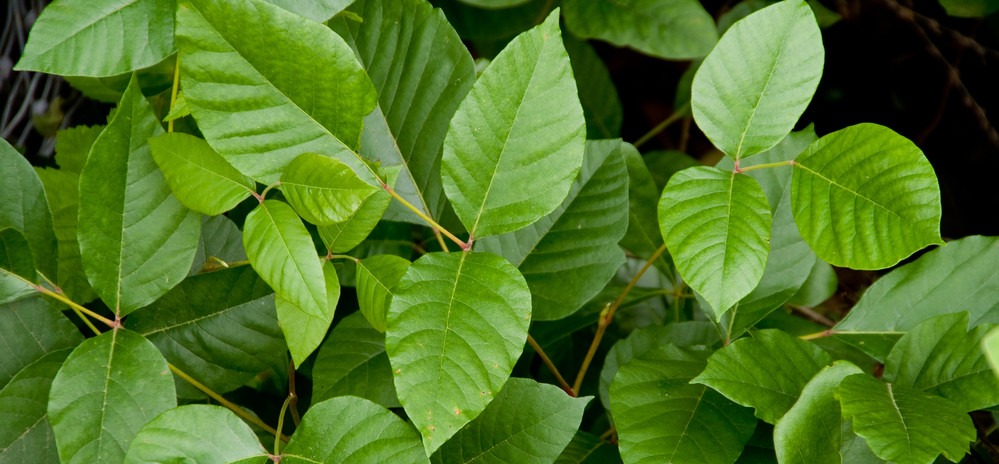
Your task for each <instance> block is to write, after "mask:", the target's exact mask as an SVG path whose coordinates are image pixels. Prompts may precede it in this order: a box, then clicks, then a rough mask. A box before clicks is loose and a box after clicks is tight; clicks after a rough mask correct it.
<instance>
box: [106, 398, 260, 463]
mask: <svg viewBox="0 0 999 464" xmlns="http://www.w3.org/2000/svg"><path fill="white" fill-rule="evenodd" d="M262 452H264V449H263V447H262V446H260V441H258V440H257V436H256V435H254V434H253V430H251V429H250V426H249V425H247V424H246V423H245V422H243V421H242V420H241V419H240V418H239V417H237V416H236V415H235V414H233V413H232V411H229V410H228V409H225V408H223V407H221V406H211V405H205V404H189V405H186V406H181V407H178V408H174V409H171V410H169V411H166V412H164V413H163V414H160V415H159V416H156V418H155V419H153V420H151V421H149V422H148V423H147V424H146V425H144V426H142V428H141V429H139V433H137V434H136V435H135V439H134V440H132V445H131V446H130V447H129V448H128V454H126V455H125V463H126V464H143V463H148V464H154V463H163V462H193V463H198V464H208V463H226V462H229V461H234V460H237V459H241V458H244V457H246V456H252V455H254V454H260V453H262Z"/></svg>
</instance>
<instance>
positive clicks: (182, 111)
mask: <svg viewBox="0 0 999 464" xmlns="http://www.w3.org/2000/svg"><path fill="white" fill-rule="evenodd" d="M190 115H191V108H190V107H188V106H187V99H186V98H185V97H184V92H183V91H179V92H177V98H176V99H175V100H174V101H173V104H172V105H171V106H170V111H169V112H167V115H166V116H163V122H170V121H174V120H177V119H180V118H183V117H184V116H190Z"/></svg>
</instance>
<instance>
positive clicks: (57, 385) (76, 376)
mask: <svg viewBox="0 0 999 464" xmlns="http://www.w3.org/2000/svg"><path fill="white" fill-rule="evenodd" d="M175 406H177V398H176V393H175V392H174V387H173V378H171V376H170V369H169V368H168V367H167V362H166V360H165V359H163V356H162V355H160V352H159V351H158V350H157V349H156V347H155V346H153V344H152V343H149V341H148V340H146V339H145V338H143V337H142V336H141V335H139V334H136V333H135V332H131V331H129V330H126V329H115V330H111V331H108V332H105V333H103V334H101V335H100V336H98V337H94V338H90V339H87V340H86V341H84V342H83V343H81V344H80V346H78V347H76V349H74V350H73V352H72V353H70V355H69V357H68V358H66V362H65V363H64V364H63V365H62V367H61V368H60V369H59V373H58V374H56V376H55V379H54V380H53V381H52V390H51V392H50V393H49V404H48V416H49V422H51V423H52V429H53V430H54V431H55V439H56V445H57V446H58V449H59V459H60V461H61V462H64V463H93V462H103V463H116V462H122V459H123V458H124V456H125V452H126V451H127V450H128V446H129V444H130V443H131V442H132V438H133V437H135V434H136V432H138V431H139V428H141V427H142V426H143V425H144V424H145V423H146V422H148V421H150V420H152V419H153V418H154V417H156V416H157V415H159V414H160V413H161V412H163V411H166V410H167V409H170V408H173V407H175Z"/></svg>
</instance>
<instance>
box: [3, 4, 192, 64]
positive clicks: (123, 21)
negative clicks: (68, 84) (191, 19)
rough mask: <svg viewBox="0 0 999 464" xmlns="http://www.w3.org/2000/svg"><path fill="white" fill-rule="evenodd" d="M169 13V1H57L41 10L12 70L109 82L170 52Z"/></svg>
mask: <svg viewBox="0 0 999 464" xmlns="http://www.w3.org/2000/svg"><path fill="white" fill-rule="evenodd" d="M174 8H175V3H174V1H173V0H167V1H160V0H99V1H92V0H62V1H60V2H59V3H58V4H57V6H56V7H55V8H45V9H44V10H42V14H41V15H40V16H39V17H38V20H37V21H36V22H35V24H34V25H33V26H32V27H31V35H29V36H28V43H27V45H26V46H25V47H24V53H23V54H22V56H21V60H20V61H18V62H17V65H16V66H15V67H14V69H15V70H18V71H41V72H45V73H49V74H62V75H71V76H112V75H115V74H122V73H126V72H129V71H133V70H136V69H140V68H145V67H147V66H152V65H154V64H156V63H157V62H159V61H161V60H163V59H164V58H166V57H167V56H168V55H170V54H171V53H173V52H174V44H173V17H174ZM96 44H99V46H95V45H96Z"/></svg>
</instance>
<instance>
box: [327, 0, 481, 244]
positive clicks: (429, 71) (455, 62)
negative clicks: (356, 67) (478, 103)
mask: <svg viewBox="0 0 999 464" xmlns="http://www.w3.org/2000/svg"><path fill="white" fill-rule="evenodd" d="M348 11H349V12H352V13H356V14H358V15H360V16H361V17H363V18H364V22H362V23H358V22H356V21H352V20H350V19H348V18H337V19H334V20H333V21H331V24H330V27H331V28H332V29H333V30H334V31H336V32H337V33H338V34H340V35H341V36H342V37H343V38H344V39H345V40H346V41H347V43H349V44H351V46H352V47H353V48H354V49H355V51H356V52H357V56H358V58H359V60H360V61H361V63H362V64H363V65H364V67H365V69H366V70H367V72H368V75H369V76H371V80H372V82H373V84H374V86H375V90H376V91H377V93H378V107H377V108H375V110H374V111H373V112H371V114H369V115H368V116H367V117H366V118H365V121H364V130H363V131H362V133H361V151H360V153H361V155H362V156H364V157H366V158H369V159H372V160H380V161H381V163H382V166H383V167H393V166H398V167H400V168H401V173H400V175H399V180H398V181H397V182H396V184H395V190H396V192H397V193H399V194H400V195H402V197H403V198H405V199H406V200H407V201H409V202H410V203H412V204H413V205H416V206H417V207H418V208H419V209H421V210H422V211H424V213H427V214H429V215H430V216H431V217H434V218H440V216H441V215H442V214H443V212H444V209H445V205H446V202H445V201H444V190H443V187H442V186H441V174H440V154H441V145H442V144H443V142H444V136H445V135H446V134H447V128H448V123H449V122H450V121H451V117H452V116H453V115H454V112H455V111H456V110H457V109H458V105H459V104H460V103H461V101H462V99H464V98H465V95H467V94H468V91H469V90H470V89H471V88H472V84H473V83H474V82H475V70H474V68H473V64H472V57H471V55H470V54H469V52H468V49H467V48H466V47H465V45H464V44H463V43H462V42H461V39H460V38H458V34H457V33H456V32H455V31H454V29H453V28H452V27H451V25H450V24H448V22H447V19H446V18H445V17H444V14H443V13H442V12H441V11H439V10H435V9H434V8H433V7H432V6H431V5H430V3H429V2H427V1H426V0H396V1H392V2H384V1H372V0H367V1H356V2H354V3H353V4H352V5H351V7H350V9H349V10H348ZM385 201H386V203H387V202H388V200H387V199H386V200H385ZM386 219H389V220H393V221H408V222H415V223H418V224H421V225H422V224H424V221H423V220H422V219H420V218H419V217H417V216H416V215H415V214H413V213H412V212H411V211H409V210H408V209H407V208H405V207H403V206H402V204H401V203H398V202H393V203H392V204H391V205H389V209H388V211H387V212H386Z"/></svg>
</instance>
